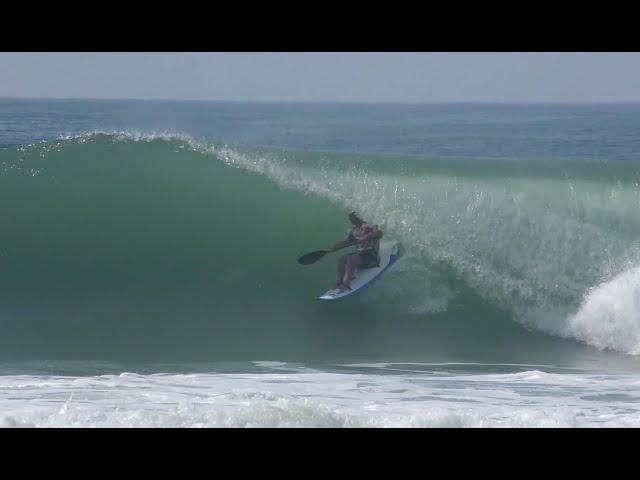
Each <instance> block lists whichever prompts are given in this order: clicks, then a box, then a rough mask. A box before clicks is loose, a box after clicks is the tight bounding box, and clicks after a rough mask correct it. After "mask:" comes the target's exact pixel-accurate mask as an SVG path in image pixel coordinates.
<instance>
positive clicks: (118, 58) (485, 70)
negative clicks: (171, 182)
mask: <svg viewBox="0 0 640 480" xmlns="http://www.w3.org/2000/svg"><path fill="white" fill-rule="evenodd" d="M0 97H45V98H138V99H189V100H239V101H242V100H247V101H351V102H360V101H362V102H638V101H640V53H560V52H557V53H463V52H460V53H346V52H342V53H250V52H238V53H230V52H227V53H161V52H155V53H86V52H83V53H35V52H34V53H7V52H5V53H0Z"/></svg>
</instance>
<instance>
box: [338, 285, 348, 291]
mask: <svg viewBox="0 0 640 480" xmlns="http://www.w3.org/2000/svg"><path fill="white" fill-rule="evenodd" d="M338 289H339V290H340V293H342V292H346V291H347V290H351V287H350V286H349V285H340V286H339V287H338Z"/></svg>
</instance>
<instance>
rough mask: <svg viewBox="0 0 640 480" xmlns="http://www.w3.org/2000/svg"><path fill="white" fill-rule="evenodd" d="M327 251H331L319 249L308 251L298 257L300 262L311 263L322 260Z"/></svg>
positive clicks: (303, 263)
mask: <svg viewBox="0 0 640 480" xmlns="http://www.w3.org/2000/svg"><path fill="white" fill-rule="evenodd" d="M327 253H329V250H317V251H315V252H311V253H307V254H306V255H303V256H301V257H300V258H299V259H298V263H301V264H302V265H310V264H312V263H314V262H317V261H318V260H320V259H321V258H322V257H324V256H325V255H326V254H327Z"/></svg>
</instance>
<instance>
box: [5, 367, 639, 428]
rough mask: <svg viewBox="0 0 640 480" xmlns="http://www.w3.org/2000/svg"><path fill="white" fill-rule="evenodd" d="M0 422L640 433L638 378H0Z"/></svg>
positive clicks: (272, 375) (336, 375)
mask: <svg viewBox="0 0 640 480" xmlns="http://www.w3.org/2000/svg"><path fill="white" fill-rule="evenodd" d="M0 426H2V427H332V428H333V427H626V426H628V427H638V426H640V376H637V375H585V374H557V373H555V374H553V373H545V372H542V371H537V370H534V371H527V372H521V373H517V374H500V375H498V374H495V375H445V374H438V375H432V374H431V375H429V374H403V375H397V374H396V375H376V374H339V373H320V372H318V373H293V374H292V373H286V374H285V373H280V372H274V373H260V374H190V375H174V374H157V375H146V376H145V375H136V374H125V375H119V376H118V375H105V376H97V377H34V376H26V375H21V376H4V377H0Z"/></svg>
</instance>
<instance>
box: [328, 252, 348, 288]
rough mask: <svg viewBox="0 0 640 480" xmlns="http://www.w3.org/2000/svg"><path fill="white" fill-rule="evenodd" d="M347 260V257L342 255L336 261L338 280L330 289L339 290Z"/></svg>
mask: <svg viewBox="0 0 640 480" xmlns="http://www.w3.org/2000/svg"><path fill="white" fill-rule="evenodd" d="M348 258H349V257H348V255H343V256H341V257H340V259H339V260H338V280H337V281H336V283H334V284H333V285H332V286H331V288H340V286H341V285H342V279H343V278H344V272H345V270H346V268H347V259H348Z"/></svg>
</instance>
